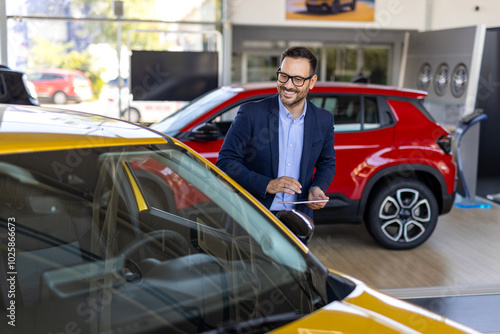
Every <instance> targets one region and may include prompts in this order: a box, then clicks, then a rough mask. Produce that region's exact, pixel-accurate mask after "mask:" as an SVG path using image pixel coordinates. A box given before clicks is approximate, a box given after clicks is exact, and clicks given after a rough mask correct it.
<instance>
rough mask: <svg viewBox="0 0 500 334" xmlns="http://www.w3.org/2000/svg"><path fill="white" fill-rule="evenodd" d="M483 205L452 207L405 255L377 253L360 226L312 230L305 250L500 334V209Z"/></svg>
mask: <svg viewBox="0 0 500 334" xmlns="http://www.w3.org/2000/svg"><path fill="white" fill-rule="evenodd" d="M488 204H492V205H491V208H490V209H475V208H474V209H472V208H466V209H461V208H458V207H453V209H452V210H451V212H450V213H449V214H447V215H444V216H441V217H440V218H439V221H438V225H437V227H436V230H435V231H434V233H433V235H432V236H431V237H430V238H429V240H427V241H426V242H425V243H424V244H423V245H421V246H420V247H417V248H415V249H412V250H408V251H393V250H387V249H384V248H382V247H380V246H379V245H378V244H377V243H375V241H373V240H372V238H371V237H370V235H369V234H368V232H367V231H366V229H365V227H364V225H361V226H359V225H356V226H355V225H317V226H316V230H315V234H314V235H313V238H312V239H311V242H310V244H309V247H310V249H311V250H312V252H313V253H314V254H315V255H316V256H317V257H318V258H319V259H320V260H321V261H322V262H323V263H324V264H325V265H327V266H328V267H330V268H332V269H335V270H338V271H341V272H343V273H345V274H348V275H351V276H353V277H356V278H358V279H361V280H362V281H364V282H365V283H367V284H368V285H371V286H373V287H375V288H377V289H380V290H382V291H384V292H386V293H388V294H390V295H394V296H396V297H399V298H402V299H407V300H409V301H413V302H414V303H416V304H418V305H421V306H424V307H427V308H429V309H431V310H433V311H435V312H437V313H440V314H443V315H446V316H448V317H449V318H451V319H454V320H457V321H459V322H461V323H464V324H466V325H468V326H470V327H472V328H474V329H477V330H480V331H481V332H482V333H499V334H500V320H499V319H498V314H500V242H499V240H500V205H498V204H495V203H492V202H489V203H488ZM443 305H444V306H443ZM474 305H476V306H474ZM488 315H491V317H489V318H488Z"/></svg>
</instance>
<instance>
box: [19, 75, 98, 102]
mask: <svg viewBox="0 0 500 334" xmlns="http://www.w3.org/2000/svg"><path fill="white" fill-rule="evenodd" d="M28 80H29V81H31V82H32V83H33V84H34V85H35V90H36V93H37V95H38V98H39V99H40V100H43V99H49V100H51V101H52V102H53V103H55V104H66V103H68V101H73V102H77V103H79V102H81V101H87V100H91V99H92V95H93V93H92V83H91V82H90V80H89V79H88V78H86V77H85V76H84V74H83V72H80V71H77V70H66V69H54V70H41V71H34V72H31V73H30V74H29V75H28Z"/></svg>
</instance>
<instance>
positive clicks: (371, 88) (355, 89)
mask: <svg viewBox="0 0 500 334" xmlns="http://www.w3.org/2000/svg"><path fill="white" fill-rule="evenodd" d="M227 88H228V89H234V90H236V91H241V92H243V91H246V92H250V91H259V90H270V89H273V90H274V92H276V82H275V81H266V82H251V83H240V84H232V85H229V86H227ZM330 91H335V92H338V93H345V94H374V95H390V96H401V97H411V98H416V99H423V98H425V97H427V92H425V91H420V90H416V89H408V88H399V87H394V86H386V85H378V84H364V83H351V82H340V81H328V82H324V81H317V82H316V84H315V86H314V88H313V89H311V91H310V92H311V93H325V92H330Z"/></svg>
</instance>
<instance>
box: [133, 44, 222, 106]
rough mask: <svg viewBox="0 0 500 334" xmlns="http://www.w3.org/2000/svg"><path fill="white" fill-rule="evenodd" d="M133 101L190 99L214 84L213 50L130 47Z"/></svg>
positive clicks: (214, 85)
mask: <svg viewBox="0 0 500 334" xmlns="http://www.w3.org/2000/svg"><path fill="white" fill-rule="evenodd" d="M130 83H131V86H130V88H131V93H132V95H133V99H134V100H137V101H192V100H194V99H195V98H197V97H198V96H200V95H202V94H204V93H206V92H208V91H211V90H213V89H215V88H217V87H218V54H217V52H169V51H132V57H131V82H130Z"/></svg>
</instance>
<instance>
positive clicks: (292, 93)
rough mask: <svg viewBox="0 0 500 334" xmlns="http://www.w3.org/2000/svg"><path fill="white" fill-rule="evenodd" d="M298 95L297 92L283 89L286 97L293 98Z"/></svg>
mask: <svg viewBox="0 0 500 334" xmlns="http://www.w3.org/2000/svg"><path fill="white" fill-rule="evenodd" d="M296 93H297V92H296V91H295V90H288V89H283V94H284V95H285V97H292V96H293V95H295V94H296Z"/></svg>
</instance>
